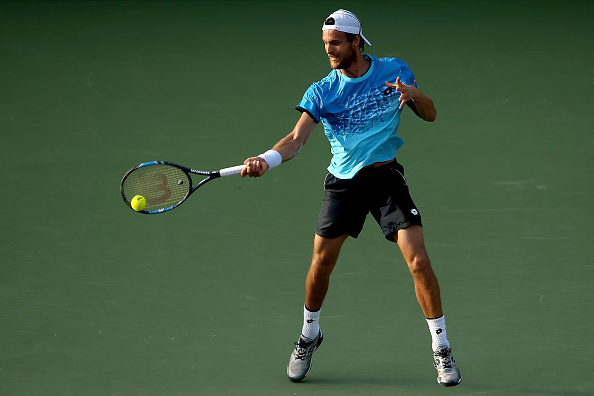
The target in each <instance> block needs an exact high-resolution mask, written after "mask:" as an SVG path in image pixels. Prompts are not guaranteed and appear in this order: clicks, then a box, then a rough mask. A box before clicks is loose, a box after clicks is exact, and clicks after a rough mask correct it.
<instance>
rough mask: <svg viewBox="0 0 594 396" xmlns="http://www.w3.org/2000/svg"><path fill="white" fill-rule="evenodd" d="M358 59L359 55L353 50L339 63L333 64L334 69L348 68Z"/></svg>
mask: <svg viewBox="0 0 594 396" xmlns="http://www.w3.org/2000/svg"><path fill="white" fill-rule="evenodd" d="M356 59H357V56H356V55H355V51H351V53H350V55H348V56H347V57H346V58H344V59H343V60H342V61H341V62H340V63H339V64H338V65H336V66H333V67H332V68H333V69H348V68H349V67H351V65H352V64H353V63H355V60H356ZM330 66H332V64H330Z"/></svg>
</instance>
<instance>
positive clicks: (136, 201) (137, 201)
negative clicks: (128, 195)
mask: <svg viewBox="0 0 594 396" xmlns="http://www.w3.org/2000/svg"><path fill="white" fill-rule="evenodd" d="M130 206H132V209H134V210H135V211H137V212H140V211H141V210H142V209H144V207H145V206H146V199H144V197H143V196H142V195H135V196H134V198H132V201H131V202H130Z"/></svg>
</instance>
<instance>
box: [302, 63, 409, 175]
mask: <svg viewBox="0 0 594 396" xmlns="http://www.w3.org/2000/svg"><path fill="white" fill-rule="evenodd" d="M365 58H369V59H371V67H370V68H369V70H368V71H367V73H365V75H363V76H362V77H359V78H349V77H347V76H345V75H344V74H342V73H341V72H340V70H336V69H335V70H332V71H331V72H330V74H328V76H327V77H326V78H324V79H322V80H321V81H318V82H316V83H313V84H312V85H311V86H310V87H309V88H308V89H307V91H305V94H304V95H303V99H302V100H301V102H299V104H298V105H297V107H296V108H297V110H299V111H302V112H303V111H306V112H307V113H308V114H309V115H310V116H311V117H313V118H314V119H315V120H316V122H320V121H321V122H322V124H323V125H324V133H325V134H326V137H327V138H328V140H329V141H330V146H331V151H332V155H333V156H332V160H331V162H330V166H329V167H328V171H329V172H330V173H332V174H333V175H334V176H336V177H337V178H339V179H352V178H353V177H354V176H355V175H356V174H357V172H359V170H361V168H363V167H364V166H367V165H370V164H373V163H375V162H380V161H387V160H390V159H392V158H394V157H396V152H397V151H398V149H399V148H400V146H402V144H403V143H404V140H403V139H402V138H401V137H400V136H398V135H397V134H396V131H397V130H398V125H399V124H400V113H401V110H400V109H398V106H400V102H399V101H398V98H399V97H400V92H398V91H396V90H395V89H393V88H389V87H387V86H386V84H385V82H386V81H388V82H391V83H395V82H396V77H400V81H401V82H402V83H404V84H407V85H413V86H415V87H416V86H417V84H416V81H415V76H414V74H413V72H412V70H411V69H410V67H408V65H407V64H406V63H404V62H403V61H401V60H400V59H396V58H382V59H378V58H376V57H374V56H371V55H365Z"/></svg>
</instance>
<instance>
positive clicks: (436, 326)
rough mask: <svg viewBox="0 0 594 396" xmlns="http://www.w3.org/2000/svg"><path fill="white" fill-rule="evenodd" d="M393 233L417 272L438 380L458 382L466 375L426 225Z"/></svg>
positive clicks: (413, 269)
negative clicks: (450, 331)
mask: <svg viewBox="0 0 594 396" xmlns="http://www.w3.org/2000/svg"><path fill="white" fill-rule="evenodd" d="M392 237H393V238H394V240H395V241H396V242H397V243H398V246H399V247H400V250H401V251H402V255H403V256H404V259H405V260H406V264H407V265H408V268H409V270H410V273H411V274H412V276H413V279H414V284H415V294H416V296H417V300H418V301H419V304H420V305H421V309H422V310H423V313H424V314H425V318H427V324H428V325H429V330H430V332H431V339H432V348H433V354H434V359H433V364H434V366H435V368H436V369H437V372H438V377H437V382H438V383H439V384H441V385H444V386H455V385H458V384H459V383H460V381H461V380H462V378H461V377H460V370H458V367H457V366H456V362H455V361H454V358H453V356H452V350H451V348H450V344H449V342H448V339H447V335H446V327H445V318H444V316H443V310H442V307H441V295H440V290H439V283H438V282H437V277H436V276H435V273H434V272H433V268H432V267H431V261H429V255H428V254H427V250H426V248H425V239H424V237H423V228H422V227H421V226H419V225H412V226H410V227H407V228H404V229H401V230H399V231H398V232H396V233H394V234H392Z"/></svg>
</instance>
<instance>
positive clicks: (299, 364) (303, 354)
mask: <svg viewBox="0 0 594 396" xmlns="http://www.w3.org/2000/svg"><path fill="white" fill-rule="evenodd" d="M323 340H324V336H323V335H322V331H321V330H320V332H319V333H318V336H317V337H316V338H315V339H313V340H310V339H309V338H306V337H304V336H300V337H299V341H297V342H296V343H295V350H294V351H293V353H292V354H291V359H290V360H289V364H288V365H287V376H288V377H289V379H290V380H291V381H293V382H299V381H301V380H302V379H303V378H305V376H306V375H307V374H308V373H309V370H311V357H312V355H313V353H314V351H315V350H316V349H318V347H319V346H320V344H321V343H322V341H323Z"/></svg>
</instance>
